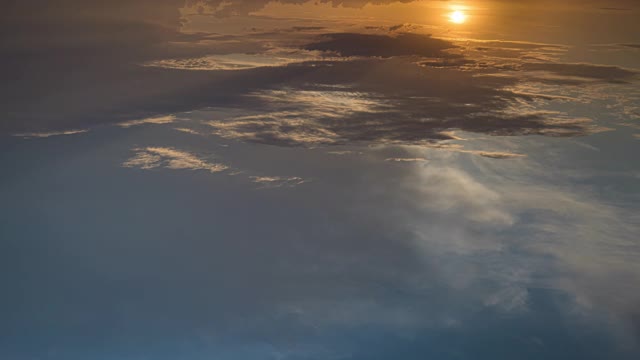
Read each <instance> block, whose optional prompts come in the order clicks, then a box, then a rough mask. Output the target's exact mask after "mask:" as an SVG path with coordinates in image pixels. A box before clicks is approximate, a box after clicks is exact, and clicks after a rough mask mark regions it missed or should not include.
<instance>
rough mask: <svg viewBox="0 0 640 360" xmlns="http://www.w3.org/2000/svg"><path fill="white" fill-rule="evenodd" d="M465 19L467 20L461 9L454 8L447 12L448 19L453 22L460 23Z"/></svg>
mask: <svg viewBox="0 0 640 360" xmlns="http://www.w3.org/2000/svg"><path fill="white" fill-rule="evenodd" d="M466 20H467V15H466V14H465V13H464V12H462V11H459V10H456V11H454V12H452V13H451V14H449V21H451V22H453V23H456V24H462V23H463V22H465V21H466Z"/></svg>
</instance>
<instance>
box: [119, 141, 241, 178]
mask: <svg viewBox="0 0 640 360" xmlns="http://www.w3.org/2000/svg"><path fill="white" fill-rule="evenodd" d="M134 151H135V155H134V156H133V157H131V158H129V159H128V160H127V161H125V162H124V163H122V166H124V167H130V168H140V169H144V170H150V169H155V168H160V167H163V168H167V169H172V170H205V171H209V172H211V173H217V172H221V171H224V170H227V169H228V168H229V167H228V166H226V165H224V164H219V163H212V162H209V161H206V160H204V159H202V158H200V157H198V156H196V155H194V154H192V153H190V152H187V151H182V150H177V149H174V148H169V147H146V148H137V149H134Z"/></svg>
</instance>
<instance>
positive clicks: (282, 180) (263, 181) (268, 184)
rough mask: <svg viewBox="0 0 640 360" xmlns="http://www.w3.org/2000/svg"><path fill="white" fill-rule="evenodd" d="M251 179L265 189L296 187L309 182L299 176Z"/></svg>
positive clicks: (254, 177) (252, 177)
mask: <svg viewBox="0 0 640 360" xmlns="http://www.w3.org/2000/svg"><path fill="white" fill-rule="evenodd" d="M249 178H250V179H251V181H252V182H254V183H256V184H260V187H261V188H265V189H273V188H280V187H295V186H298V185H302V184H304V183H306V182H309V181H308V180H305V179H303V178H300V177H297V176H250V177H249Z"/></svg>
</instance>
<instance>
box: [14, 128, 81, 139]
mask: <svg viewBox="0 0 640 360" xmlns="http://www.w3.org/2000/svg"><path fill="white" fill-rule="evenodd" d="M88 131H89V130H64V131H48V132H30V133H20V134H13V136H16V137H22V138H26V139H30V138H48V137H51V136H60V135H75V134H83V133H86V132H88Z"/></svg>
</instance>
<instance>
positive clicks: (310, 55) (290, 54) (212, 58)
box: [144, 49, 328, 71]
mask: <svg viewBox="0 0 640 360" xmlns="http://www.w3.org/2000/svg"><path fill="white" fill-rule="evenodd" d="M327 59H328V58H327V57H321V54H320V53H319V52H318V51H302V50H293V49H290V50H286V49H269V50H267V51H264V52H262V53H259V54H244V53H242V54H238V53H236V54H224V55H207V56H204V57H198V58H186V59H163V60H154V61H150V62H147V63H145V64H144V66H149V67H158V68H166V69H179V70H200V71H202V70H206V71H211V70H226V71H230V70H247V69H254V68H259V67H277V66H286V65H289V64H295V63H302V62H306V61H314V60H327Z"/></svg>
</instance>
